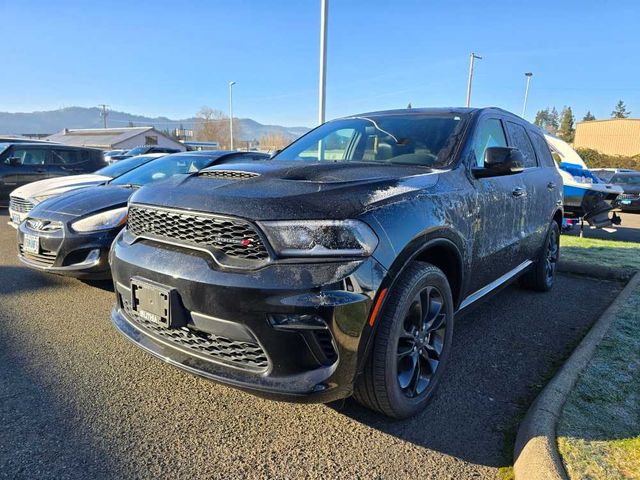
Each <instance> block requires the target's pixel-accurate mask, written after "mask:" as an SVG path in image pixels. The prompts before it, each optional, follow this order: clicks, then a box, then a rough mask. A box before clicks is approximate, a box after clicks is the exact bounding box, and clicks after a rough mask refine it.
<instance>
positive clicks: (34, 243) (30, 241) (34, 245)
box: [22, 233, 40, 255]
mask: <svg viewBox="0 0 640 480" xmlns="http://www.w3.org/2000/svg"><path fill="white" fill-rule="evenodd" d="M22 248H23V249H24V251H25V252H28V253H34V254H36V255H37V254H39V253H40V238H38V236H37V235H29V234H28V233H25V235H24V243H23V244H22Z"/></svg>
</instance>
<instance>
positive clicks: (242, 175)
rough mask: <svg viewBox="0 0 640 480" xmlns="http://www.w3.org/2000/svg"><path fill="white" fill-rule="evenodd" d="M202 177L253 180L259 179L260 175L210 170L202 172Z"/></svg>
mask: <svg viewBox="0 0 640 480" xmlns="http://www.w3.org/2000/svg"><path fill="white" fill-rule="evenodd" d="M199 175H200V176H201V177H212V178H239V179H246V178H253V177H258V176H259V174H257V173H253V172H240V171H237V170H209V171H206V170H205V171H204V172H200V174H199Z"/></svg>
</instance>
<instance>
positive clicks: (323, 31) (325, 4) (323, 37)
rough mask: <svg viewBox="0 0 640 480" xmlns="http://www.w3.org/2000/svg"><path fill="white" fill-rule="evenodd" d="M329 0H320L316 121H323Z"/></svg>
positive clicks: (320, 122)
mask: <svg viewBox="0 0 640 480" xmlns="http://www.w3.org/2000/svg"><path fill="white" fill-rule="evenodd" d="M328 14H329V0H320V89H319V96H318V103H319V105H318V123H319V124H322V123H324V110H325V105H326V84H327V17H328Z"/></svg>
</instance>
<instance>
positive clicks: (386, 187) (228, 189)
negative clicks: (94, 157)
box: [132, 161, 438, 220]
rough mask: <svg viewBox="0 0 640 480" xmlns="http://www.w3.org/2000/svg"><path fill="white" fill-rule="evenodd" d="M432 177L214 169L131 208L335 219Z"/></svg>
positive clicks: (323, 168)
mask: <svg viewBox="0 0 640 480" xmlns="http://www.w3.org/2000/svg"><path fill="white" fill-rule="evenodd" d="M436 173H438V171H437V170H432V169H429V168H427V167H421V166H413V165H392V164H386V165H379V164H374V163H365V162H353V163H351V162H349V163H347V162H345V163H339V162H336V163H333V162H331V163H330V162H302V161H298V162H282V161H265V162H252V163H244V164H233V165H218V166H215V167H209V168H206V169H204V170H201V171H200V172H199V173H196V174H192V175H188V176H181V177H174V178H173V179H171V180H168V181H166V182H161V183H157V184H154V185H149V186H147V187H144V188H142V189H140V190H139V191H138V192H136V194H135V195H134V197H133V198H132V202H136V203H142V204H151V205H158V206H164V207H170V208H178V209H186V210H198V211H205V212H211V213H221V214H227V215H234V216H239V217H244V218H250V219H253V220H269V219H272V220H273V219H293V218H300V219H319V218H329V219H340V218H350V217H354V216H356V215H358V214H360V213H362V212H363V211H364V210H367V209H369V208H373V207H375V206H378V205H379V204H382V203H387V202H395V201H399V200H401V199H403V198H406V197H407V196H409V195H412V194H415V192H417V191H418V190H422V189H424V188H428V187H431V186H433V185H435V184H436V183H437V179H438V175H436ZM242 177H245V178H242Z"/></svg>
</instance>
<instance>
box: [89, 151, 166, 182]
mask: <svg viewBox="0 0 640 480" xmlns="http://www.w3.org/2000/svg"><path fill="white" fill-rule="evenodd" d="M154 158H160V157H158V156H157V155H138V156H137V157H131V158H126V159H124V160H120V161H119V162H116V163H114V164H112V165H109V166H108V167H104V168H101V169H100V170H97V171H96V172H94V173H95V174H96V175H104V176H105V177H111V178H116V177H119V176H120V175H123V174H125V173H127V172H128V171H130V170H133V169H134V168H136V167H139V166H140V165H143V164H145V163H147V162H148V161H150V160H152V159H154Z"/></svg>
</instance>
